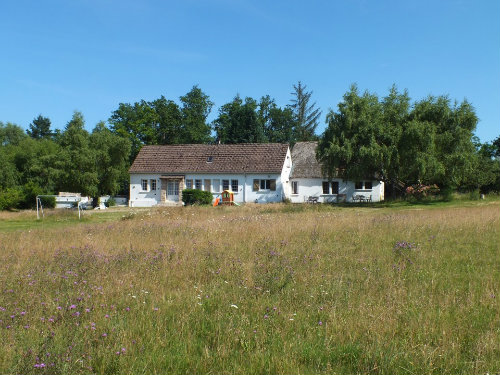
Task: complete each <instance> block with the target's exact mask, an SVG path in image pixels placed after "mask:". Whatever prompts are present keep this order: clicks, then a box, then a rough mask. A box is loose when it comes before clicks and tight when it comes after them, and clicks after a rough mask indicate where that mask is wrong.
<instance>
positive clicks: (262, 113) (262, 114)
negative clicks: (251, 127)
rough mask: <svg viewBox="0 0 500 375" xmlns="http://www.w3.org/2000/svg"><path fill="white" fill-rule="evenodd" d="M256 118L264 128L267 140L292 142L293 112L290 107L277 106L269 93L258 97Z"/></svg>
mask: <svg viewBox="0 0 500 375" xmlns="http://www.w3.org/2000/svg"><path fill="white" fill-rule="evenodd" d="M257 115H258V119H259V121H260V122H261V124H262V126H263V128H264V135H265V138H266V139H267V141H268V142H272V143H289V144H292V145H293V144H294V143H295V142H294V139H293V135H294V125H295V121H294V118H293V112H292V110H291V109H290V108H288V107H287V108H285V109H281V108H279V107H278V106H277V105H276V103H275V101H274V99H272V98H271V97H270V96H269V95H266V96H263V97H262V98H261V99H260V102H259V104H258V110H257Z"/></svg>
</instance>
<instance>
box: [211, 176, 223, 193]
mask: <svg viewBox="0 0 500 375" xmlns="http://www.w3.org/2000/svg"><path fill="white" fill-rule="evenodd" d="M212 190H213V192H214V193H220V192H221V190H220V178H214V179H213V180H212Z"/></svg>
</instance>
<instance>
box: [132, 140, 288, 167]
mask: <svg viewBox="0 0 500 375" xmlns="http://www.w3.org/2000/svg"><path fill="white" fill-rule="evenodd" d="M287 150H288V145H287V144H281V143H242V144H231V145H203V144H189V145H166V146H144V147H143V148H142V149H141V151H139V154H138V155H137V157H136V158H135V160H134V162H133V164H132V166H131V167H130V169H129V172H130V173H165V174H172V173H177V174H179V173H180V174H182V173H281V170H282V168H283V164H284V163H285V158H286V153H287ZM210 158H211V159H210ZM210 160H211V161H210Z"/></svg>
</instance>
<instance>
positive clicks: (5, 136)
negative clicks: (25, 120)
mask: <svg viewBox="0 0 500 375" xmlns="http://www.w3.org/2000/svg"><path fill="white" fill-rule="evenodd" d="M26 137H27V135H26V134H25V133H24V130H23V129H22V128H21V127H20V126H18V125H16V124H12V123H10V122H8V123H7V124H5V125H4V123H3V122H1V121H0V146H7V145H17V144H19V142H21V141H22V140H23V139H25V138H26Z"/></svg>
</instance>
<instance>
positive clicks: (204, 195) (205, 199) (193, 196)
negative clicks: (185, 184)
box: [182, 189, 213, 206]
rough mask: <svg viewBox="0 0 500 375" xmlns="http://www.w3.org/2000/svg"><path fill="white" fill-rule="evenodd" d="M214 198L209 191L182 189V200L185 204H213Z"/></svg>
mask: <svg viewBox="0 0 500 375" xmlns="http://www.w3.org/2000/svg"><path fill="white" fill-rule="evenodd" d="M212 200H213V196H212V193H211V192H209V191H203V190H198V189H185V190H183V191H182V201H183V202H184V204H185V205H186V206H187V205H193V204H200V205H203V204H211V203H212Z"/></svg>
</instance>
